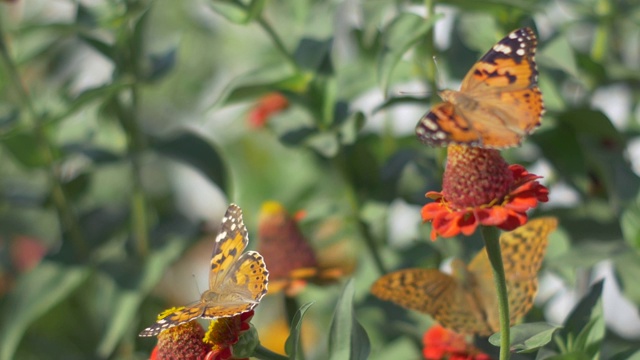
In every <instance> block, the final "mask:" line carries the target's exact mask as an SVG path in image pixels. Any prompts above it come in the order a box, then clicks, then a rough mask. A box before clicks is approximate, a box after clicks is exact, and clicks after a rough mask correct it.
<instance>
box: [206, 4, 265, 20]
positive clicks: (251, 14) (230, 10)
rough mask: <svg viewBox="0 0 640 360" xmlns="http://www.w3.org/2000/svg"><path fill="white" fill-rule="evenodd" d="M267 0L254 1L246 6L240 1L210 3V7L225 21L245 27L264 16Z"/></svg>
mask: <svg viewBox="0 0 640 360" xmlns="http://www.w3.org/2000/svg"><path fill="white" fill-rule="evenodd" d="M265 1H266V0H253V1H251V3H249V5H244V4H242V3H241V2H239V1H216V0H212V1H210V2H209V6H211V8H212V9H213V10H214V11H215V12H217V13H218V14H220V15H222V16H223V17H224V18H225V19H227V20H229V21H231V22H233V23H236V24H240V25H245V24H248V23H250V22H252V21H253V20H255V19H257V18H258V17H259V16H260V15H261V14H262V9H263V8H264V4H265Z"/></svg>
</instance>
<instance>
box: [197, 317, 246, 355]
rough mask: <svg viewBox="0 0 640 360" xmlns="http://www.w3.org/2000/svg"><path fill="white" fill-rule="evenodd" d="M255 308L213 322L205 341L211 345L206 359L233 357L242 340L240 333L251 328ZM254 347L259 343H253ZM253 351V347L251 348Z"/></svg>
mask: <svg viewBox="0 0 640 360" xmlns="http://www.w3.org/2000/svg"><path fill="white" fill-rule="evenodd" d="M253 314H254V312H253V310H251V311H248V312H246V313H242V314H240V315H236V316H232V317H226V318H219V319H216V320H214V321H212V322H211V325H209V331H207V334H206V335H205V337H204V342H205V343H207V344H209V345H211V352H209V354H207V357H206V360H228V359H236V358H234V357H233V348H232V346H233V345H235V344H236V343H237V342H238V341H239V340H240V335H241V334H242V333H244V332H245V331H247V330H249V329H251V324H250V322H251V318H253ZM253 345H254V348H255V346H257V345H258V343H255V344H253ZM250 350H251V351H250V352H252V350H253V349H250Z"/></svg>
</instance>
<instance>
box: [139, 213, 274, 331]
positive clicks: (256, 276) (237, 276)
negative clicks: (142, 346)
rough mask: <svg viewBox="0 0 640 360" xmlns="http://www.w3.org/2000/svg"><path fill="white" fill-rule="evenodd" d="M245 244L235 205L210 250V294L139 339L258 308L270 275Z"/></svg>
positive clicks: (166, 318) (157, 325)
mask: <svg viewBox="0 0 640 360" xmlns="http://www.w3.org/2000/svg"><path fill="white" fill-rule="evenodd" d="M248 244H249V237H248V235H247V228H246V227H245V226H244V222H243V221H242V210H241V209H240V207H239V206H238V205H235V204H231V205H229V208H228V209H227V212H226V214H225V215H224V217H223V218H222V224H221V225H220V232H219V233H218V236H217V237H216V242H215V246H214V248H213V255H212V256H211V270H210V271H209V290H207V291H205V292H204V293H203V294H202V295H201V297H200V300H199V301H197V302H195V303H193V304H190V305H187V306H184V307H181V308H178V310H176V311H175V312H172V313H170V314H168V315H167V316H165V317H163V318H162V319H160V320H158V321H157V322H156V323H155V324H153V325H151V326H149V327H148V328H146V329H144V330H143V331H142V332H141V333H140V336H155V335H158V334H159V333H160V332H161V331H163V330H166V329H168V328H170V327H173V326H176V325H180V324H184V323H186V322H189V321H191V320H195V319H197V318H203V319H216V318H223V317H230V316H235V315H239V314H242V313H244V312H247V311H250V310H251V309H253V308H254V307H255V306H256V305H258V303H259V302H260V300H261V299H262V297H263V296H264V295H265V294H266V293H267V283H268V279H269V272H268V271H267V267H266V266H265V264H264V260H263V259H262V256H261V255H260V254H259V253H258V252H256V251H247V252H246V253H243V251H244V249H245V248H246V247H247V245H248Z"/></svg>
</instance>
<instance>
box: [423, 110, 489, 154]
mask: <svg viewBox="0 0 640 360" xmlns="http://www.w3.org/2000/svg"><path fill="white" fill-rule="evenodd" d="M416 135H417V136H418V139H419V140H420V141H421V142H423V143H425V144H427V145H430V146H447V145H449V144H451V143H460V144H468V145H478V144H480V143H481V141H482V136H481V134H480V133H479V132H478V131H476V129H475V128H474V127H473V126H472V125H471V123H470V122H469V120H467V118H465V117H464V116H461V114H460V113H459V112H457V111H456V110H455V109H454V106H453V104H452V103H450V102H443V103H440V104H438V105H436V106H434V107H433V108H431V111H429V112H428V113H427V114H426V115H425V116H423V117H422V118H421V119H420V121H419V122H418V125H417V126H416Z"/></svg>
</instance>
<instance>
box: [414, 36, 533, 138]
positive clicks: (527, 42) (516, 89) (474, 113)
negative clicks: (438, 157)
mask: <svg viewBox="0 0 640 360" xmlns="http://www.w3.org/2000/svg"><path fill="white" fill-rule="evenodd" d="M537 43H538V41H537V40H536V35H535V33H534V32H533V30H531V29H530V28H522V29H517V30H514V31H513V32H511V33H510V34H509V35H507V36H506V37H504V38H503V39H502V40H500V41H499V42H498V43H497V44H495V45H494V46H493V48H491V50H489V51H488V52H487V53H486V54H484V56H483V57H482V58H480V60H478V62H476V63H475V65H473V67H472V68H471V70H469V72H468V73H467V75H466V76H465V77H464V79H463V80H462V85H461V86H460V91H454V90H444V91H441V92H440V93H439V95H440V97H441V98H442V100H444V102H443V103H440V104H438V105H436V106H434V107H433V108H432V109H431V111H430V112H429V113H427V114H426V115H425V116H423V117H422V118H421V119H420V121H419V122H418V125H417V126H416V135H417V136H418V139H419V140H420V141H421V142H423V143H425V144H427V145H431V146H446V145H449V144H463V145H469V146H478V147H483V148H495V149H501V148H508V147H513V146H518V145H519V144H520V142H521V141H522V139H523V137H524V136H526V135H528V134H530V133H531V132H533V131H534V130H535V129H536V128H537V127H538V126H539V125H540V119H541V117H542V114H543V113H544V105H543V103H542V94H541V93H540V89H539V88H538V70H537V68H536V62H535V59H534V58H535V53H536V45H537Z"/></svg>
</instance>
